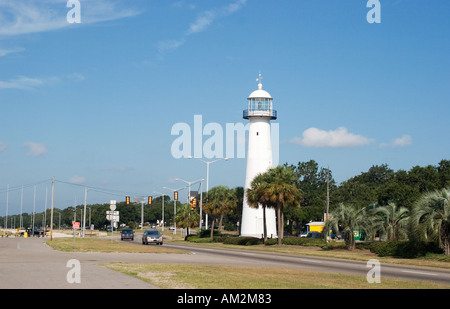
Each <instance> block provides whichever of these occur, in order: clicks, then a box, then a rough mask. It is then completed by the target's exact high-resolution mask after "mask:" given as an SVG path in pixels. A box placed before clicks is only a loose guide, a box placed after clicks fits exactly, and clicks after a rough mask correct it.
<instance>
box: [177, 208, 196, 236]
mask: <svg viewBox="0 0 450 309" xmlns="http://www.w3.org/2000/svg"><path fill="white" fill-rule="evenodd" d="M175 220H176V222H177V227H181V228H186V229H187V235H189V229H190V228H195V227H197V226H198V223H199V220H200V215H199V214H198V212H196V211H191V210H190V205H189V204H183V205H181V207H180V208H178V209H177V215H176V217H175Z"/></svg>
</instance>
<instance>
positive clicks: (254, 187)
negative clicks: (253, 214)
mask: <svg viewBox="0 0 450 309" xmlns="http://www.w3.org/2000/svg"><path fill="white" fill-rule="evenodd" d="M266 187H267V183H266V182H265V181H264V174H258V175H257V176H256V177H255V178H253V180H252V182H251V184H250V188H248V189H247V192H246V197H247V203H248V205H249V206H250V207H253V208H258V207H259V206H261V208H262V211H263V235H264V236H263V237H264V243H266V241H267V222H266V208H267V207H268V206H269V200H268V198H267V197H266V195H265V190H266Z"/></svg>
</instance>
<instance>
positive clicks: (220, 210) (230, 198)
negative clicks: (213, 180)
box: [203, 186, 237, 237]
mask: <svg viewBox="0 0 450 309" xmlns="http://www.w3.org/2000/svg"><path fill="white" fill-rule="evenodd" d="M236 207H237V198H236V196H235V194H234V191H233V190H230V189H229V188H228V187H226V186H217V187H214V188H212V189H211V190H209V192H208V203H207V204H205V205H204V207H203V210H204V211H205V212H206V213H207V214H208V215H209V216H211V222H212V223H211V237H213V232H214V221H215V217H217V216H219V215H220V222H219V226H221V225H222V220H223V216H224V215H225V214H228V213H230V212H231V211H232V210H233V209H234V208H236Z"/></svg>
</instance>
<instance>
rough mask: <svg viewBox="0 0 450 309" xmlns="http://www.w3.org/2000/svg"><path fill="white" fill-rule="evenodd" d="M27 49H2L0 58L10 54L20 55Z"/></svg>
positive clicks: (0, 49)
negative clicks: (19, 53)
mask: <svg viewBox="0 0 450 309" xmlns="http://www.w3.org/2000/svg"><path fill="white" fill-rule="evenodd" d="M24 50H25V49H23V48H13V49H2V48H0V57H4V56H6V55H8V54H13V53H18V52H22V51H24Z"/></svg>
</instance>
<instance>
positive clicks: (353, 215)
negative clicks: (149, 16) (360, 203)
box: [324, 204, 373, 250]
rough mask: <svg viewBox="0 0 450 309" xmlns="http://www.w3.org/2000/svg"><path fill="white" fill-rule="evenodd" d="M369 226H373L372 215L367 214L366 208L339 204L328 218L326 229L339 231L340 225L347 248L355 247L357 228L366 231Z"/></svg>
mask: <svg viewBox="0 0 450 309" xmlns="http://www.w3.org/2000/svg"><path fill="white" fill-rule="evenodd" d="M369 226H373V224H372V222H371V217H370V216H368V215H367V212H366V209H365V208H361V209H358V208H356V207H353V206H348V205H344V204H339V205H338V207H337V208H335V209H334V210H332V211H331V213H330V219H329V220H327V222H326V224H325V227H324V229H326V230H329V229H330V228H332V229H333V230H334V231H338V230H339V227H341V228H342V229H343V232H344V240H345V245H346V247H347V249H349V250H353V249H355V244H356V243H355V234H354V232H355V230H356V229H357V228H359V229H360V230H361V231H364V232H366V233H368V232H370V231H369V230H368V227H369Z"/></svg>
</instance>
